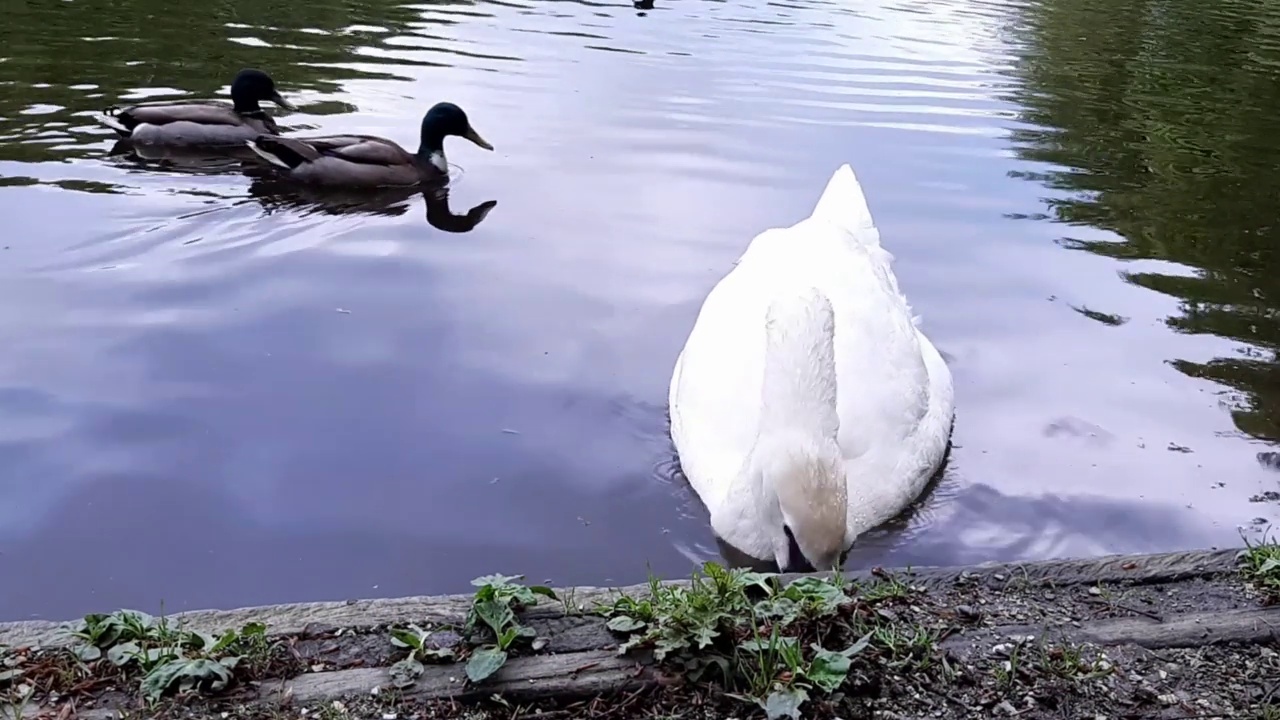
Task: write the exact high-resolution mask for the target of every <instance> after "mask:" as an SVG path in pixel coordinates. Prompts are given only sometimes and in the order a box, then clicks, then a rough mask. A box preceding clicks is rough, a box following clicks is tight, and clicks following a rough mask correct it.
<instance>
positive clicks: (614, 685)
mask: <svg viewBox="0 0 1280 720" xmlns="http://www.w3.org/2000/svg"><path fill="white" fill-rule="evenodd" d="M1241 553H1242V550H1240V549H1231V550H1218V551H1194V552H1178V553H1164V554H1156V555H1133V556H1110V557H1102V558H1093V559H1084V560H1055V561H1047V562H1032V563H1003V564H988V565H981V566H972V567H962V568H912V569H893V570H882V569H879V568H877V569H874V570H869V571H863V572H857V573H849V574H845V575H844V576H843V577H842V578H841V579H840V582H838V583H835V585H834V586H835V587H844V586H845V585H844V583H848V585H847V587H848V588H850V589H849V590H848V591H847V592H848V596H847V597H846V598H845V599H844V600H840V601H838V602H835V603H833V604H832V605H831V608H830V609H829V614H828V615H826V616H824V617H822V618H821V619H814V620H811V621H810V620H796V621H795V627H796V628H797V629H795V630H794V631H791V630H788V631H787V632H794V633H795V634H796V635H797V637H798V638H801V639H803V642H802V643H801V645H804V646H809V645H812V646H813V647H814V648H815V650H816V649H820V648H818V647H817V643H813V642H811V641H812V640H813V639H814V638H817V639H818V642H819V643H822V642H828V643H830V642H835V643H837V644H843V645H851V647H850V650H849V651H848V652H849V653H853V652H856V653H859V654H858V655H857V656H856V657H855V656H852V655H851V657H853V662H852V663H847V662H846V663H844V664H845V665H846V666H848V668H847V670H845V672H846V673H847V678H845V677H844V676H841V678H842V679H841V680H839V681H838V683H843V684H840V687H839V690H838V691H837V692H834V693H827V694H822V693H819V692H818V691H817V690H816V689H815V688H813V687H809V692H808V697H810V698H811V699H810V700H809V701H808V703H807V704H806V705H805V706H804V709H803V711H802V713H801V716H803V717H826V716H831V717H836V716H843V717H849V716H859V715H858V713H869V714H868V715H865V716H868V717H869V716H875V717H884V718H894V717H902V718H907V717H930V716H932V717H1000V716H1009V717H1035V718H1038V717H1046V718H1048V717H1054V718H1057V717H1063V718H1066V717H1089V718H1093V717H1096V716H1098V715H1101V716H1104V717H1108V718H1111V717H1124V718H1148V717H1149V718H1160V719H1161V720H1174V719H1177V718H1192V717H1195V718H1210V717H1224V718H1225V717H1245V718H1257V719H1258V720H1273V718H1280V690H1278V689H1277V688H1278V687H1280V654H1278V652H1277V651H1280V604H1277V603H1276V602H1274V598H1272V597H1270V596H1269V595H1268V594H1267V593H1265V592H1262V591H1260V590H1259V589H1258V587H1257V585H1256V584H1255V583H1251V582H1249V581H1248V580H1247V579H1246V577H1245V576H1243V575H1242V573H1241V569H1240V568H1241V559H1240V557H1241ZM805 577H808V578H810V581H807V582H810V585H807V586H806V587H814V588H819V587H822V588H827V589H830V587H829V586H828V585H821V586H820V585H818V584H814V583H813V582H811V581H812V580H813V579H816V578H829V577H830V576H828V575H819V576H799V575H783V576H777V587H778V588H783V587H786V586H789V585H790V584H791V583H793V582H794V581H796V580H799V579H801V578H805ZM802 584H803V583H802ZM662 586H663V587H666V588H677V589H681V590H683V591H685V595H681V597H685V596H688V597H693V596H694V595H695V594H696V593H697V592H702V591H703V590H705V587H706V585H705V583H704V584H702V585H699V584H698V583H694V584H692V585H691V583H690V581H688V580H685V581H674V582H667V583H663V584H662ZM699 587H701V588H703V590H699V589H698V588H699ZM797 587H799V586H797ZM652 590H653V588H652V587H651V586H650V585H648V584H644V585H636V586H630V587H621V588H569V589H557V590H555V591H553V592H552V591H548V593H549V594H550V595H554V599H551V598H550V597H540V598H538V599H537V602H536V604H533V603H532V601H531V602H530V603H529V605H528V606H519V607H518V608H517V609H518V614H517V615H516V617H518V620H516V621H513V622H515V625H513V627H516V626H519V627H522V628H527V630H523V631H522V632H525V633H527V634H528V637H530V638H536V639H537V640H536V641H535V642H533V643H532V644H531V645H527V646H521V645H519V644H516V645H513V646H512V647H513V648H515V649H514V650H513V651H512V652H511V653H510V657H509V659H507V660H506V662H505V664H503V665H502V666H501V667H500V669H498V670H497V671H496V672H494V673H493V674H492V675H491V676H489V677H487V678H485V679H483V680H482V681H480V682H471V681H468V679H467V670H466V669H465V668H464V663H463V662H461V661H460V660H458V659H459V658H464V659H465V658H466V657H467V656H470V655H474V654H476V653H477V652H478V650H477V648H478V647H479V645H478V643H479V642H480V640H477V639H475V638H478V637H479V636H478V635H476V631H475V630H474V628H471V629H470V630H464V629H463V628H464V627H467V628H469V627H470V625H469V624H468V620H469V617H470V618H471V620H472V621H473V624H474V617H471V614H472V612H473V609H474V608H475V607H476V603H477V600H476V596H473V595H451V596H436V597H414V598H399V599H376V600H356V601H348V602H325V603H300V604H294V605H277V606H266V607H257V608H243V609H236V610H208V611H194V612H187V613H182V614H179V615H175V616H172V617H170V618H166V622H168V623H170V624H173V625H176V626H180V627H181V628H182V629H183V630H184V631H192V632H198V633H206V634H214V635H216V634H219V633H222V632H224V631H228V630H234V629H237V628H243V627H246V626H247V625H248V624H252V623H259V624H261V625H262V626H264V627H265V637H266V638H268V639H269V640H270V641H271V642H272V643H274V645H273V647H274V648H276V650H277V651H278V652H287V654H288V659H289V660H288V662H285V663H284V664H275V665H272V664H270V663H266V664H263V665H262V667H263V668H275V669H264V670H260V671H258V672H259V675H260V676H257V677H248V676H246V677H244V678H241V679H240V680H238V681H236V682H232V683H231V687H230V689H228V690H227V691H225V692H219V693H197V692H192V693H179V694H178V696H177V697H171V696H169V697H166V698H165V699H163V700H161V701H159V703H157V702H155V701H152V702H150V703H142V702H140V701H139V700H138V698H137V697H136V695H137V693H136V692H135V691H134V690H133V689H132V686H131V685H129V683H128V682H126V680H125V679H124V675H123V673H117V674H119V675H120V678H115V675H113V674H110V673H109V674H108V676H107V679H102V678H98V679H97V680H94V679H93V678H95V677H97V676H95V675H92V673H93V672H97V673H98V674H99V675H101V674H102V671H101V670H100V669H95V670H92V671H85V670H75V671H73V670H70V669H67V668H66V667H62V669H61V670H59V672H60V673H62V674H64V675H65V674H67V673H73V672H79V673H81V674H84V677H85V678H88V679H85V680H81V681H80V683H81V685H86V684H90V685H93V689H92V691H91V692H71V691H70V690H69V689H68V688H69V687H72V688H73V686H70V685H64V686H57V688H56V689H55V690H53V691H52V692H45V690H47V689H48V688H49V687H54V686H53V685H48V686H44V685H40V686H39V687H40V688H41V690H40V692H35V691H34V690H31V691H30V692H31V694H30V695H29V696H27V702H25V703H24V704H22V706H21V712H22V714H24V715H25V716H28V717H39V716H41V714H42V713H43V714H44V715H45V716H48V717H63V718H70V717H85V718H90V717H101V718H106V717H119V716H120V715H121V714H122V713H123V715H124V716H125V717H130V716H131V715H130V713H142V714H138V715H136V717H163V716H172V717H217V716H219V715H220V714H221V713H223V712H230V713H231V715H232V716H235V717H239V718H255V719H256V718H263V719H268V718H269V719H271V720H275V719H276V718H283V717H295V718H296V717H299V713H300V712H301V710H302V709H307V708H310V709H313V710H315V711H317V712H319V711H321V710H323V711H325V712H326V713H329V714H328V715H325V717H334V718H342V717H347V716H350V717H379V716H381V717H391V716H395V717H397V718H400V717H405V718H408V717H415V716H416V717H424V718H425V717H469V718H486V717H495V718H496V717H504V718H505V717H512V716H513V713H514V715H519V714H520V710H521V707H525V708H526V710H527V712H529V713H533V712H534V711H537V712H539V713H540V716H542V717H556V716H564V717H618V718H632V717H645V716H646V714H649V715H652V714H655V713H658V712H661V713H662V714H665V715H667V716H670V717H690V718H693V717H717V716H728V715H729V714H732V715H736V716H738V717H751V716H760V717H764V716H765V710H764V702H763V701H761V702H760V703H759V707H757V706H754V705H751V704H750V703H745V702H743V701H741V700H737V699H732V698H729V697H726V696H725V693H723V692H720V691H719V690H722V689H723V688H719V689H718V688H717V687H716V686H715V684H714V683H712V684H708V683H706V682H703V681H701V680H694V679H692V678H691V676H689V675H688V674H687V673H686V672H685V670H683V669H681V667H678V666H675V665H673V663H672V662H671V661H670V659H668V660H666V661H663V662H658V661H657V660H656V659H655V657H654V653H653V652H652V650H653V648H652V643H648V644H645V643H640V644H639V645H638V647H637V648H636V649H634V650H633V651H631V652H628V653H626V654H620V652H619V647H620V646H621V645H622V644H623V643H624V642H625V641H626V640H627V638H628V635H627V633H626V632H619V631H618V628H620V627H629V626H632V625H635V626H643V625H644V624H645V623H644V622H641V621H633V620H627V622H624V623H623V624H622V625H618V624H616V623H611V622H610V619H611V618H614V619H616V618H617V617H618V616H619V615H620V614H625V613H622V612H621V611H617V610H615V611H612V612H611V613H610V612H606V613H603V614H602V613H601V612H600V611H599V609H600V608H608V607H615V608H616V607H621V605H619V598H636V599H642V598H647V597H649V596H650V595H651V591H652ZM743 592H744V593H746V591H745V590H744V591H743ZM777 592H781V590H778V591H777ZM835 592H839V591H838V590H836V591H835ZM744 597H745V594H744ZM753 598H754V596H753ZM751 602H755V600H754V599H753V600H752V601H751ZM837 605H838V606H839V607H838V608H837ZM633 614H634V613H633ZM753 614H754V613H753ZM636 617H640V616H639V615H637V616H636ZM656 622H657V621H656V620H654V619H653V618H652V617H650V618H649V624H650V625H655V623H656ZM672 622H674V621H672ZM754 622H757V623H764V624H763V626H764V627H766V628H771V627H772V626H773V625H775V624H776V626H777V627H782V624H781V623H782V621H769V622H765V621H762V620H756V621H754ZM408 626H413V627H417V628H427V629H434V630H432V632H431V635H432V639H431V642H435V643H444V644H445V645H451V646H452V647H448V648H446V650H445V652H447V653H450V657H449V658H446V659H445V660H443V661H442V662H438V663H437V662H434V661H424V662H423V663H421V664H420V665H421V667H420V669H419V672H420V674H419V675H416V676H414V677H412V678H411V679H410V680H411V681H402V682H399V683H396V682H392V675H391V672H390V668H392V667H393V666H394V665H395V664H396V663H397V662H399V661H401V660H403V659H404V658H405V657H406V654H407V653H409V652H410V651H409V650H407V649H405V647H404V646H403V644H401V645H397V644H395V643H393V642H392V640H391V637H390V635H389V634H388V633H389V630H391V629H394V628H403V627H408ZM611 627H612V628H613V629H610V628H611ZM722 627H728V625H723V623H722ZM63 628H64V625H63V624H61V623H52V622H17V623H4V624H0V647H7V648H9V650H8V651H7V652H9V653H10V654H11V656H12V654H13V653H14V651H15V649H18V650H19V651H21V652H23V653H25V654H23V655H20V656H18V657H19V658H20V659H21V662H26V663H28V666H29V667H31V668H36V667H37V664H36V661H37V659H40V658H44V659H45V660H44V661H45V662H46V663H47V662H52V660H49V658H55V657H59V655H58V653H62V654H64V655H66V654H69V653H70V651H69V650H67V648H70V647H73V646H74V643H75V642H76V640H75V639H74V638H70V637H68V636H67V634H66V633H65V631H64V629H63ZM832 628H837V629H836V630H833V629H832ZM839 628H845V629H846V631H838V629H839ZM855 630H856V632H855ZM864 630H865V631H866V632H865V634H864V632H863V631H864ZM771 631H772V630H771ZM729 632H730V631H729V630H725V631H724V632H723V633H722V634H726V633H729ZM840 632H845V635H840ZM858 635H862V636H863V637H862V640H861V643H862V644H861V647H858V648H856V649H855V648H854V647H852V646H853V645H857V643H854V642H852V641H853V639H855V636H858ZM473 636H474V637H473ZM846 636H847V637H846ZM717 642H718V641H717ZM491 644H492V643H491ZM24 649H25V650H24ZM734 652H736V651H734ZM806 652H807V651H806ZM694 654H696V653H694V652H693V651H692V650H689V651H688V652H687V653H686V655H687V656H686V657H685V660H686V664H687V661H688V660H689V659H690V657H692V655H694ZM428 655H431V653H424V654H423V657H427V656H428ZM432 657H434V655H432ZM442 657H443V655H442ZM1064 658H1066V659H1065V660H1064ZM451 660H452V661H451ZM99 662H100V663H101V662H105V661H99ZM10 664H11V665H12V666H15V667H19V668H21V667H23V666H22V665H21V664H20V663H19V662H18V661H14V660H10ZM59 667H61V666H59ZM95 667H96V666H95ZM283 668H289V669H288V670H284V669H283ZM0 669H2V668H0ZM85 673H88V674H85ZM273 673H275V674H278V675H280V676H271V675H272V674H273ZM285 675H288V676H285ZM813 675H814V677H817V674H816V673H813ZM28 676H29V677H38V678H44V677H46V676H48V677H55V676H54V675H51V674H49V673H47V672H46V673H45V674H44V675H41V674H39V673H38V672H37V671H36V670H34V669H33V670H30V671H28ZM778 677H781V678H783V680H784V681H787V682H791V680H789V677H790V673H789V672H786V671H780V674H779V675H778ZM17 682H18V680H17V679H15V680H14V682H13V683H11V685H16V683H17ZM40 682H48V683H54V682H66V681H61V680H57V681H55V680H48V681H45V680H40ZM797 682H798V681H797ZM95 683H96V684H95ZM30 684H31V686H32V687H33V688H34V687H35V686H37V685H39V683H38V682H37V681H35V680H32V681H30ZM818 684H819V685H821V682H819V683H818ZM797 687H805V686H804V685H797ZM2 689H3V687H0V690H2ZM11 692H12V690H11ZM820 695H821V697H820ZM18 707H19V706H18V705H17V704H15V703H10V709H9V710H8V713H9V714H10V715H12V714H17V712H18V709H17V708H18ZM144 709H145V712H144ZM774 711H775V713H776V711H777V708H774ZM5 713H6V710H5V709H4V705H3V703H2V702H0V716H3V715H4V714H5ZM334 713H337V714H334ZM344 713H345V714H344ZM557 713H560V714H561V715H557ZM629 713H631V714H629ZM1082 713H1083V714H1082ZM1088 713H1094V714H1088ZM1266 713H1274V714H1270V715H1269V714H1266Z"/></svg>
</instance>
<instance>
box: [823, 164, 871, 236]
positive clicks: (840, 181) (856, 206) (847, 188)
mask: <svg viewBox="0 0 1280 720" xmlns="http://www.w3.org/2000/svg"><path fill="white" fill-rule="evenodd" d="M809 216H810V217H811V218H813V219H815V220H825V221H826V222H829V223H831V224H833V225H835V226H836V227H838V228H840V229H841V230H844V231H845V232H847V233H849V234H850V235H852V236H853V237H854V238H856V239H857V240H858V241H859V242H860V243H862V244H863V245H866V246H868V247H880V232H879V230H877V229H876V224H875V221H874V220H872V219H871V208H869V207H868V206H867V197H866V195H864V194H863V192H862V185H860V184H859V183H858V177H857V176H856V175H854V174H853V168H851V167H849V164H848V163H845V164H844V165H841V166H840V167H839V168H838V169H837V170H836V172H835V174H834V175H832V176H831V179H830V180H828V181H827V189H826V190H823V191H822V197H820V198H818V204H817V205H815V206H814V208H813V212H812V213H810V215H809Z"/></svg>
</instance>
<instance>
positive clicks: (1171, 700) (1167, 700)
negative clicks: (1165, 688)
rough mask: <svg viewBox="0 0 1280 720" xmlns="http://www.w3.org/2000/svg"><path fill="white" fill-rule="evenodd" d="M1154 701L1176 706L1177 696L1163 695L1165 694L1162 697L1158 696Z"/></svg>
mask: <svg viewBox="0 0 1280 720" xmlns="http://www.w3.org/2000/svg"><path fill="white" fill-rule="evenodd" d="M1156 699H1157V700H1159V701H1160V702H1162V703H1164V704H1165V705H1177V704H1178V696H1177V695H1174V694H1173V693H1165V694H1163V695H1161V696H1159V697H1158V698H1156Z"/></svg>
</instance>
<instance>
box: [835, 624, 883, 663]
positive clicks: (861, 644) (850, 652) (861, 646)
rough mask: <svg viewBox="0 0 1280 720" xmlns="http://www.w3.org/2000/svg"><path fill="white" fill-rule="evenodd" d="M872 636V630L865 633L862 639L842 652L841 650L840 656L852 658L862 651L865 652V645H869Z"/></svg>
mask: <svg viewBox="0 0 1280 720" xmlns="http://www.w3.org/2000/svg"><path fill="white" fill-rule="evenodd" d="M874 634H875V631H874V630H873V631H871V632H869V633H867V634H866V635H863V636H862V637H860V638H858V640H857V642H855V643H854V644H852V645H850V646H849V647H847V648H845V649H844V650H841V651H840V654H841V655H844V656H845V657H853V656H854V655H857V654H858V653H860V652H862V651H863V650H866V649H867V645H870V644H871V636H872V635H874Z"/></svg>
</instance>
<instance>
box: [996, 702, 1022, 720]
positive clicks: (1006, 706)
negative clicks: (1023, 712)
mask: <svg viewBox="0 0 1280 720" xmlns="http://www.w3.org/2000/svg"><path fill="white" fill-rule="evenodd" d="M996 711H997V712H1001V713H1004V714H1005V715H1008V716H1010V717H1012V716H1014V715H1017V714H1018V709H1017V708H1015V707H1014V706H1013V704H1012V703H1010V702H1009V701H1008V700H1003V701H1001V702H1000V704H999V705H997V706H996Z"/></svg>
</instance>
